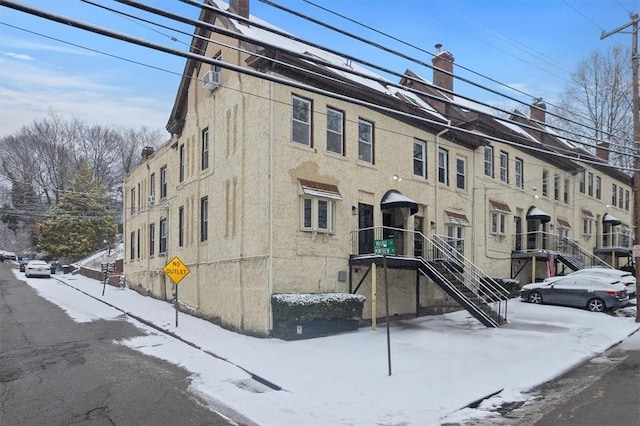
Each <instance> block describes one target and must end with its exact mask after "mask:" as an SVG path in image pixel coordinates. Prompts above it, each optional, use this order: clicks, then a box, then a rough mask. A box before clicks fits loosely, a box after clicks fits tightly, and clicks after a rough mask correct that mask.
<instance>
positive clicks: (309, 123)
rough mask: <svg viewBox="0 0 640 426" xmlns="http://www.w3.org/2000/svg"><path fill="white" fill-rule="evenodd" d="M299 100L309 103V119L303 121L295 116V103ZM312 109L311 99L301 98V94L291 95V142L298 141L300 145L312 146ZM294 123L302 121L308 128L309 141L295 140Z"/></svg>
mask: <svg viewBox="0 0 640 426" xmlns="http://www.w3.org/2000/svg"><path fill="white" fill-rule="evenodd" d="M295 101H299V102H303V103H305V104H306V105H307V113H308V114H309V117H308V121H301V120H298V119H296V118H295V117H294V111H295V105H294V102H295ZM311 115H312V110H311V101H310V100H309V99H305V98H301V97H300V96H296V95H292V96H291V142H293V143H296V144H298V145H302V146H306V147H309V148H311V121H312V118H311ZM294 123H301V124H303V125H305V126H306V128H307V142H300V141H297V140H295V138H294Z"/></svg>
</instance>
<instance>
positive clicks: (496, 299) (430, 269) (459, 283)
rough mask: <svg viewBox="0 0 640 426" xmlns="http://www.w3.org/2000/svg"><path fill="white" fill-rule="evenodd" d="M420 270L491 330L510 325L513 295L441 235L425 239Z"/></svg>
mask: <svg viewBox="0 0 640 426" xmlns="http://www.w3.org/2000/svg"><path fill="white" fill-rule="evenodd" d="M422 237H423V241H424V247H425V248H426V250H425V251H424V254H423V257H419V258H418V260H419V261H420V267H419V271H420V272H421V273H422V274H423V275H425V276H427V277H429V278H430V279H431V280H432V281H433V282H435V283H436V284H437V285H438V286H440V288H442V289H443V290H444V291H445V292H446V293H447V294H448V295H449V296H451V297H452V298H453V299H455V300H456V301H457V302H458V303H460V305H461V306H462V307H464V308H465V309H466V310H467V311H468V312H469V313H470V314H471V315H473V316H474V317H475V318H476V319H477V320H478V321H480V322H481V323H482V324H484V325H485V326H487V327H499V326H500V325H502V324H504V323H506V322H507V301H508V300H509V298H510V295H509V292H508V291H507V290H506V289H505V288H504V287H502V286H501V285H500V284H498V283H497V282H496V281H495V280H494V279H493V278H491V277H489V276H487V275H486V274H485V273H484V272H482V271H481V270H480V269H479V268H478V267H477V266H475V265H474V264H473V263H471V262H470V261H469V260H468V259H466V258H465V257H464V256H462V255H461V254H460V253H459V252H458V251H456V250H455V249H454V248H453V247H451V246H450V245H449V244H448V243H447V241H446V240H445V239H443V238H442V237H439V236H434V237H433V238H426V237H424V236H422Z"/></svg>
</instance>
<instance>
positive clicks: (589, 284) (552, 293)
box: [520, 274, 629, 312]
mask: <svg viewBox="0 0 640 426" xmlns="http://www.w3.org/2000/svg"><path fill="white" fill-rule="evenodd" d="M520 297H521V298H522V300H523V301H526V302H530V303H546V304H551V305H563V306H573V307H577V308H584V309H588V310H589V311H591V312H606V311H609V310H612V309H616V308H620V307H622V306H625V305H627V303H628V302H629V295H628V294H627V289H626V287H625V286H624V284H622V283H621V282H620V281H618V280H615V279H613V278H605V277H596V276H593V275H579V274H578V275H565V276H558V277H551V278H547V279H546V280H544V281H542V282H539V283H531V284H526V285H524V286H522V289H521V290H520Z"/></svg>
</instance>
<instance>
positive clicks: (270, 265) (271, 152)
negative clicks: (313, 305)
mask: <svg viewBox="0 0 640 426" xmlns="http://www.w3.org/2000/svg"><path fill="white" fill-rule="evenodd" d="M269 92H270V93H269V116H270V117H269V120H270V123H269V124H270V126H269V255H268V260H267V269H268V272H267V273H268V278H267V280H268V283H267V286H268V287H267V289H268V297H269V300H268V301H267V306H269V330H272V329H273V311H272V310H271V294H272V293H273V232H274V231H273V228H274V226H273V217H274V213H273V198H274V193H273V192H274V177H273V172H274V161H275V153H274V149H275V148H274V144H273V137H274V136H273V125H274V121H275V117H274V110H273V98H274V93H273V92H274V89H273V81H272V82H270V83H269Z"/></svg>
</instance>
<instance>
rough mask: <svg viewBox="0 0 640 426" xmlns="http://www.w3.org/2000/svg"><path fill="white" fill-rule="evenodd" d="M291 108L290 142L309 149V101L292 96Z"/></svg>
mask: <svg viewBox="0 0 640 426" xmlns="http://www.w3.org/2000/svg"><path fill="white" fill-rule="evenodd" d="M291 106H292V111H291V113H292V115H291V140H292V141H293V142H295V143H299V144H301V145H305V146H308V147H311V101H310V100H308V99H304V98H301V97H298V96H292V97H291Z"/></svg>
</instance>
